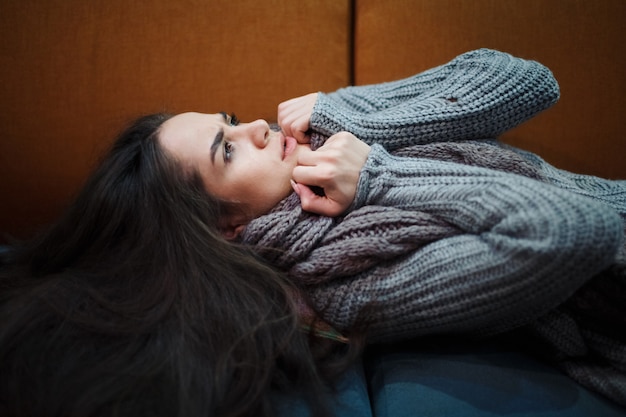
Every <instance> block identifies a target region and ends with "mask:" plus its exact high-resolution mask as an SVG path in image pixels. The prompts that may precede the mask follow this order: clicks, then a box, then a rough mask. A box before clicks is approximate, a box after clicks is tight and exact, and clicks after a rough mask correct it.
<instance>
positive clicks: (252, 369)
mask: <svg viewBox="0 0 626 417" xmlns="http://www.w3.org/2000/svg"><path fill="white" fill-rule="evenodd" d="M557 98H558V86H557V85H556V82H555V81H554V78H553V77H552V75H551V74H550V72H549V71H548V70H547V69H546V68H545V67H543V66H541V65H540V64H538V63H535V62H530V61H524V60H521V59H517V58H513V57H511V56H510V55H507V54H502V53H499V52H495V51H488V50H480V51H474V52H471V53H468V54H465V55H462V56H460V57H458V58H457V59H455V60H453V61H452V62H450V63H449V64H446V65H443V66H441V67H438V68H435V69H433V70H430V71H427V72H424V73H421V74H418V75H416V76H414V77H411V78H409V79H406V80H400V81H397V82H392V83H386V84H381V85H376V86H367V87H352V88H347V89H343V90H339V91H337V92H335V93H333V94H327V95H326V94H321V93H319V94H313V95H308V96H305V97H302V98H299V99H295V100H293V101H289V102H286V103H284V104H283V105H281V106H280V107H279V114H278V120H279V123H281V126H282V128H283V131H282V132H281V131H279V130H272V129H270V128H269V125H268V124H267V123H266V122H264V121H256V122H253V123H249V124H239V123H238V122H237V120H236V119H235V118H234V117H232V116H228V115H226V114H219V115H202V114H197V113H185V114H181V115H177V116H174V117H166V116H154V117H151V118H147V119H142V120H140V121H139V122H138V123H137V124H136V125H135V126H134V127H132V128H131V129H130V130H129V131H127V132H125V133H124V134H123V135H122V137H121V139H120V140H119V141H118V142H117V144H116V146H115V147H114V148H113V150H112V151H111V153H110V154H109V155H108V156H107V158H106V159H105V160H104V162H103V164H102V166H101V167H100V168H99V169H98V170H97V171H96V172H95V174H94V175H93V176H92V177H91V179H90V181H89V182H88V184H87V185H86V186H85V188H84V189H83V191H82V192H81V194H80V196H79V197H78V199H77V201H76V202H75V204H74V205H73V206H72V209H71V210H70V211H69V212H68V214H67V215H66V216H65V217H64V218H63V219H62V220H61V221H60V222H59V223H58V224H57V225H56V226H55V227H53V228H52V229H51V231H50V232H48V233H47V234H45V235H44V236H43V237H42V238H41V239H39V240H36V241H34V242H33V243H31V244H30V245H28V246H25V247H23V248H19V249H16V250H14V251H13V252H12V254H11V256H10V257H9V258H8V259H7V260H6V266H5V268H4V269H3V270H2V281H1V282H2V292H1V294H2V295H1V297H2V298H1V299H0V303H1V306H2V307H1V309H0V319H1V320H2V323H1V324H2V326H1V329H2V330H1V331H0V332H1V333H0V359H1V360H0V367H1V369H0V373H2V375H6V376H7V378H3V382H2V383H1V384H2V385H1V386H0V389H1V393H2V394H1V395H2V400H3V404H2V405H3V406H5V407H6V408H7V409H9V410H11V411H15V410H18V411H21V412H22V414H24V415H27V414H36V413H37V411H38V410H37V409H36V408H32V409H29V408H27V407H31V405H29V404H31V402H30V401H31V400H32V398H42V396H44V394H45V398H44V400H42V402H41V403H39V406H40V407H46V406H50V407H56V410H59V411H58V413H59V414H63V413H71V412H75V413H76V414H89V412H91V413H92V414H95V413H96V412H100V411H102V414H104V413H105V412H107V411H110V410H124V411H125V410H133V409H134V408H133V407H140V408H141V407H143V408H142V409H143V410H147V411H146V413H149V412H151V411H154V410H168V411H169V410H172V411H173V413H174V412H176V411H179V412H180V414H182V415H194V414H200V413H204V414H207V413H208V414H210V413H211V412H216V410H217V411H222V410H228V411H231V410H234V411H232V415H238V414H237V413H239V414H244V413H245V412H247V411H251V410H252V411H255V412H257V414H258V413H259V410H261V413H264V414H266V415H271V411H270V410H271V401H270V400H269V399H268V398H269V397H268V395H267V393H268V392H270V389H271V387H274V386H277V387H283V388H285V387H288V386H290V385H294V386H299V387H304V391H305V392H307V393H309V395H310V396H311V397H312V398H315V397H317V396H318V394H319V393H320V391H321V389H322V388H321V386H322V383H321V381H322V379H323V378H322V375H323V374H325V373H324V371H325V369H324V365H325V364H328V361H327V360H325V359H327V357H328V355H329V354H330V355H332V353H333V351H332V350H331V351H330V353H329V352H328V351H327V350H324V349H323V347H324V346H323V344H322V343H321V341H320V339H319V338H316V337H313V338H312V339H311V340H312V345H311V343H309V342H310V340H309V338H308V337H306V336H305V335H303V334H302V333H301V332H299V331H297V329H298V328H299V327H298V320H297V316H309V315H310V314H313V315H316V316H319V317H322V318H323V319H324V320H325V321H327V322H328V323H330V324H332V325H333V326H335V327H336V328H337V329H339V330H340V331H341V332H343V333H345V334H346V335H348V336H353V334H352V333H353V329H355V328H357V329H360V328H362V326H364V325H366V326H367V335H368V337H370V338H371V340H373V341H390V340H397V339H400V338H409V337H416V336H421V335H430V334H465V335H487V334H495V333H500V332H504V331H508V330H513V329H519V328H522V327H524V326H526V327H527V328H530V329H533V330H535V331H536V332H537V333H538V334H543V335H545V336H546V338H548V336H550V335H553V333H551V332H549V331H546V330H545V329H548V328H550V326H552V328H555V329H559V330H563V332H562V333H561V334H566V333H567V332H566V331H569V330H571V329H570V328H569V327H563V326H561V325H554V324H555V323H556V324H560V323H563V322H565V323H570V322H571V321H568V320H570V319H571V318H572V317H574V318H575V319H580V320H578V322H576V321H574V322H573V323H583V324H584V323H587V322H585V321H584V320H587V319H589V321H588V323H593V318H589V317H591V315H590V314H587V312H588V311H587V310H585V309H583V308H582V307H581V306H582V305H583V304H585V303H584V302H587V301H589V300H588V299H587V298H584V297H579V296H578V294H581V293H582V294H583V295H588V294H597V292H598V291H599V290H602V289H604V288H605V287H603V286H593V285H591V286H589V285H590V284H588V283H595V282H606V281H607V280H608V279H607V280H605V279H603V280H600V279H592V277H594V276H597V275H598V274H600V273H606V271H607V270H608V268H613V267H614V265H620V262H623V254H624V253H623V248H622V246H623V223H622V219H621V218H620V214H618V211H619V212H620V213H621V214H622V216H623V213H624V211H625V210H624V208H623V206H624V188H626V187H624V184H623V183H617V182H608V181H603V180H600V179H592V178H588V177H579V176H573V175H570V174H568V173H564V172H561V171H557V170H555V169H554V168H552V167H550V166H549V165H547V164H545V162H543V161H542V160H540V159H539V158H537V157H536V156H534V155H531V154H527V153H524V152H522V151H519V150H516V149H510V148H507V147H505V146H503V145H500V144H499V143H497V142H495V141H493V140H492V139H494V138H495V137H497V135H499V134H500V133H502V132H504V131H506V130H508V129H510V128H511V127H513V126H515V125H517V124H519V123H521V122H522V121H524V120H527V119H528V118H530V117H532V116H533V115H534V114H536V113H537V112H539V111H541V110H543V109H545V108H547V107H549V106H550V105H551V104H552V103H554V102H555V101H556V99H557ZM348 132H350V133H348ZM326 138H328V139H327V140H326ZM309 141H310V144H308V143H307V142H309ZM322 145H323V146H322ZM311 149H316V150H315V151H312V150H311ZM389 152H393V153H394V155H391V154H390V153H389ZM555 185H556V186H555ZM581 185H584V186H585V187H582V186H581ZM588 185H591V186H588ZM292 189H293V190H295V191H296V192H292ZM581 194H585V195H581ZM590 197H591V198H590ZM311 212H316V213H319V214H323V215H319V214H313V213H311ZM222 237H226V238H228V239H230V240H236V241H237V242H238V244H236V245H233V244H231V243H228V242H226V241H225V240H224V239H222ZM245 248H249V249H252V250H254V251H255V252H256V253H258V254H259V255H261V256H262V257H263V258H265V260H266V262H268V263H270V264H271V265H273V266H274V267H276V268H277V269H281V270H283V271H285V272H286V275H287V277H288V278H289V279H283V277H282V275H280V274H277V273H275V272H274V271H273V270H271V269H268V268H266V267H265V266H263V265H262V264H261V263H260V262H258V261H257V260H256V259H255V258H254V257H253V256H252V255H251V254H250V253H248V251H247V250H246V249H245ZM614 270H615V271H616V269H612V270H611V271H614ZM605 275H606V276H607V277H611V279H613V278H614V277H617V278H615V280H614V281H611V282H615V283H616V288H621V287H620V286H623V275H615V274H614V275H610V274H605ZM588 286H589V287H588ZM596 287H598V288H596ZM303 300H306V301H307V302H304V301H303ZM587 304H588V303H587ZM309 307H312V308H313V310H314V311H315V312H314V313H313V312H312V311H311V310H310V309H309ZM570 310H571V311H573V313H575V314H576V315H575V316H572V315H571V314H570V313H571V311H570ZM591 310H593V309H591ZM594 311H595V310H594ZM573 313H572V314H573ZM622 317H624V316H623V315H622V316H617V315H614V316H613V318H615V319H616V321H619V320H620V319H621V318H622ZM583 319H584V320H583ZM609 324H616V323H609ZM614 329H616V327H615V326H613V325H611V326H606V329H600V330H602V331H601V332H594V329H593V328H592V327H590V326H587V327H585V328H584V329H582V330H581V329H579V328H577V327H574V330H576V331H579V333H578V335H580V336H581V337H580V340H578V339H572V338H570V339H568V340H569V341H571V340H574V341H575V342H577V343H578V342H580V343H582V346H583V347H587V346H591V348H592V349H594V351H596V350H597V351H599V352H601V353H606V351H601V350H600V348H601V347H612V346H614V345H613V344H612V343H613V342H615V339H616V338H617V337H618V336H616V335H615V334H614V333H615V332H614ZM605 330H606V331H605ZM542 331H543V333H541V332H542ZM596 333H597V334H596ZM561 334H559V335H561ZM567 335H569V333H567ZM607 341H608V342H607ZM600 342H602V343H604V344H602V343H600ZM555 346H556V347H559V348H560V347H562V345H558V344H556V345H555ZM580 346H581V345H574V347H576V348H580ZM618 346H623V344H621V345H619V344H618ZM25 347H28V348H25ZM568 347H570V346H569V345H568ZM318 348H320V349H318ZM320 350H321V352H322V354H326V355H325V356H324V357H322V358H320V357H319V356H318V352H319V351H320ZM561 351H562V350H561ZM42 352H43V353H42ZM604 357H605V358H606V359H603V360H607V361H608V360H613V361H614V364H615V365H614V366H613V367H612V368H611V367H610V366H609V367H607V369H616V368H619V366H622V365H623V363H624V362H623V359H624V358H623V357H622V356H621V355H619V354H617V355H615V354H614V355H613V356H612V357H610V356H609V355H604ZM299 358H304V360H300V359H299ZM620 361H621V362H620ZM569 363H570V362H564V364H565V365H568V364H569ZM59 364H61V365H62V366H59ZM576 365H577V364H576V363H574V365H572V366H570V369H573V370H574V371H571V372H570V374H572V375H573V376H575V377H577V379H578V380H581V381H582V382H587V381H585V378H586V377H587V375H590V377H589V378H605V377H606V375H608V374H606V373H604V374H602V373H598V372H596V373H595V374H594V373H593V372H587V369H586V368H584V367H576ZM581 369H582V370H581ZM622 369H623V368H622ZM575 371H576V372H578V376H577V375H576V372H575ZM580 375H582V377H581V376H580ZM42 376H46V378H45V379H40V378H41V377H42ZM619 377H620V376H619V374H616V376H615V378H613V379H611V378H608V381H609V382H608V384H607V383H604V384H603V385H602V384H597V383H596V382H598V381H599V380H598V379H593V380H591V382H587V385H588V386H591V387H593V388H596V389H599V387H602V386H603V387H605V389H604V390H603V391H602V390H601V391H602V392H604V393H605V394H606V395H609V396H611V397H612V398H614V399H616V400H617V401H621V402H622V403H623V398H624V397H623V393H624V391H623V390H620V388H619V380H618V379H617V378H619ZM18 378H19V380H21V381H27V382H28V384H29V385H25V386H29V387H32V388H31V389H32V391H31V392H28V393H25V391H23V390H21V389H19V388H14V387H13V386H12V385H11V384H9V383H8V382H6V381H11V380H16V379H18ZM58 381H69V382H67V383H65V384H61V383H60V382H59V383H58V384H56V383H54V382H58ZM249 381H255V383H254V384H251V383H250V382H249ZM307 381H311V382H307ZM38 382H39V383H38ZM51 382H53V384H51ZM602 382H605V381H602ZM51 385H52V386H53V387H54V389H53V390H50V388H49V387H50V386H51ZM607 386H608V390H607V389H606V387H607ZM68 387H69V388H68ZM164 392H167V393H172V392H173V393H175V394H174V395H171V396H169V397H168V396H165V395H162V393H164ZM76 393H78V394H76ZM204 393H208V394H204ZM93 397H96V398H99V399H100V402H98V403H96V404H95V405H94V404H93V403H91V402H89V401H88V399H90V398H93ZM48 400H49V403H48V402H47V401H48ZM70 405H71V407H73V408H72V409H69V411H66V410H68V408H67V407H70ZM32 407H37V406H32ZM81 407H82V408H81ZM46 410H47V408H46ZM205 411H207V413H205ZM320 412H322V411H320ZM129 413H130V414H132V412H131V411H129ZM13 414H17V413H13ZM223 415H227V414H225V413H224V414H223ZM244 415H245V414H244Z"/></svg>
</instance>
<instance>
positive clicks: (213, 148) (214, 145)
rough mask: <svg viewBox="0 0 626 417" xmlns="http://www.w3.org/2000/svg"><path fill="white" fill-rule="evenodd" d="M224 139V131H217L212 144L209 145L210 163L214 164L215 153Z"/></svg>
mask: <svg viewBox="0 0 626 417" xmlns="http://www.w3.org/2000/svg"><path fill="white" fill-rule="evenodd" d="M223 139H224V129H221V128H220V130H219V132H217V134H216V135H215V139H213V143H212V144H211V163H215V153H216V152H217V149H218V148H219V147H220V145H221V144H222V140H223Z"/></svg>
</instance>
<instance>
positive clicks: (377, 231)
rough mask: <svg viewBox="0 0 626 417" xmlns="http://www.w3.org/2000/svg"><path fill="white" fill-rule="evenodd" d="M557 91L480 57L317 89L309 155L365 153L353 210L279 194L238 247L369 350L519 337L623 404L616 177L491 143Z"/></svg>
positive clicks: (622, 188)
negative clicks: (352, 149)
mask: <svg viewBox="0 0 626 417" xmlns="http://www.w3.org/2000/svg"><path fill="white" fill-rule="evenodd" d="M558 96H559V89H558V85H557V83H556V81H555V80H554V77H553V76H552V74H551V73H550V71H549V70H548V69H547V68H545V67H544V66H542V65H541V64H539V63H537V62H534V61H527V60H523V59H519V58H515V57H512V56H510V55H508V54H505V53H501V52H497V51H492V50H485V49H483V50H478V51H472V52H469V53H467V54H464V55H461V56H459V57H457V58H456V59H454V60H453V61H451V62H450V63H448V64H446V65H442V66H440V67H437V68H434V69H432V70H429V71H426V72H423V73H421V74H417V75H415V76H413V77H410V78H407V79H404V80H400V81H395V82H391V83H384V84H379V85H372V86H358V87H348V88H344V89H341V90H339V91H337V92H335V93H330V94H320V95H319V97H318V101H317V103H316V105H315V108H314V111H313V114H312V116H311V127H312V129H313V131H314V134H313V136H312V143H311V146H312V148H314V149H315V148H317V147H319V146H323V143H324V140H325V139H326V138H327V137H328V136H330V135H332V134H334V133H336V132H339V131H342V130H347V131H350V132H352V133H354V134H355V135H356V136H357V137H359V138H361V139H362V140H364V141H366V142H367V143H369V144H370V145H372V148H371V152H370V155H369V157H368V159H367V162H366V164H365V166H364V167H363V169H362V171H361V175H360V178H359V183H358V187H357V194H356V197H355V200H354V202H353V204H352V206H351V207H350V209H349V210H348V211H347V212H346V213H345V215H344V216H343V217H338V218H325V217H322V216H316V215H313V214H310V213H305V212H303V211H302V210H301V208H300V205H299V201H298V198H297V196H296V195H295V194H292V195H291V196H289V197H288V198H287V199H285V200H284V201H282V202H281V203H280V204H279V205H278V206H277V207H275V208H274V210H273V211H272V212H271V213H268V214H267V215H265V216H262V217H260V218H258V219H255V220H254V221H252V222H251V223H250V224H249V225H248V227H247V228H246V230H245V232H244V234H243V237H242V239H243V242H244V243H245V244H248V245H251V246H253V247H254V249H255V250H256V251H258V252H259V253H260V254H262V256H264V257H265V258H266V259H267V260H268V261H269V262H271V263H273V264H274V265H276V266H277V267H279V268H282V269H284V270H285V271H287V272H288V274H289V276H290V277H291V279H293V280H295V281H296V282H299V283H300V284H301V285H302V287H303V289H304V290H305V291H306V292H307V293H308V295H309V297H310V299H311V300H312V302H313V304H314V307H315V309H316V310H317V311H318V312H319V314H321V315H322V317H323V319H324V320H326V321H327V322H329V323H331V324H332V325H333V326H335V327H337V328H338V329H340V330H342V331H349V329H350V328H352V327H353V326H355V325H356V323H357V320H363V319H364V318H365V319H366V320H367V322H368V324H369V328H368V329H369V332H370V333H369V334H370V336H371V337H372V339H373V340H375V341H392V340H397V339H405V338H411V337H416V336H422V335H431V334H466V335H470V334H471V335H480V336H482V335H490V334H496V333H502V332H506V331H510V330H516V331H523V332H525V334H529V333H530V334H532V335H534V336H535V337H536V339H537V340H538V341H541V342H542V343H543V344H544V346H546V349H547V347H548V346H549V347H550V349H551V350H552V351H553V352H554V355H553V357H554V358H555V360H557V361H558V363H559V364H560V365H561V367H562V368H563V369H564V370H565V371H566V372H567V373H568V374H569V375H570V376H572V377H573V378H575V379H576V380H578V381H579V382H581V383H582V384H584V385H586V386H588V387H590V388H592V389H594V390H596V391H598V392H600V393H603V394H604V395H606V396H608V397H610V398H612V399H614V400H615V401H617V402H619V403H621V404H622V405H626V381H625V378H624V372H626V366H625V365H626V352H625V344H624V338H623V337H621V336H620V334H621V331H622V329H623V327H620V323H621V322H619V321H616V320H615V316H619V317H626V311H624V310H625V308H624V304H626V303H624V302H623V299H624V295H625V294H626V290H625V288H626V274H625V273H624V271H625V270H626V268H625V267H624V264H625V262H624V259H625V256H624V253H626V250H625V249H624V219H625V218H626V181H607V180H603V179H600V178H596V177H590V176H582V175H576V174H571V173H568V172H566V171H562V170H558V169H556V168H554V167H552V166H550V165H549V164H547V163H546V162H545V161H544V160H542V159H541V158H539V157H538V156H536V155H534V154H531V153H528V152H525V151H522V150H519V149H515V148H512V147H509V146H506V145H504V144H501V143H499V142H498V141H497V140H496V138H497V136H498V135H499V134H500V133H502V132H504V131H506V130H508V129H510V128H512V127H514V126H516V125H518V124H519V123H521V122H523V121H525V120H527V119H529V118H531V117H532V116H534V115H535V114H537V113H538V112H540V111H542V110H544V109H546V108H547V107H549V106H550V105H552V104H553V103H554V102H555V101H556V100H557V99H558ZM593 277H595V278H593ZM609 284H610V285H609ZM609 288H610V289H611V290H610V291H609V290H607V289H609ZM620 294H621V295H620ZM598 299H599V300H601V301H600V302H598V301H597V300H598ZM594 303H595V304H594ZM608 304H610V305H611V308H608V307H607V305H608ZM593 306H599V308H594V307H593ZM598 311H599V312H600V313H599V315H597V316H595V317H594V316H593V314H595V312H598ZM591 312H594V313H593V314H592V313H591ZM364 314H366V317H363V315H364ZM590 317H591V319H590ZM597 322H602V323H605V325H603V326H596V325H595V324H594V323H597ZM616 329H617V330H616Z"/></svg>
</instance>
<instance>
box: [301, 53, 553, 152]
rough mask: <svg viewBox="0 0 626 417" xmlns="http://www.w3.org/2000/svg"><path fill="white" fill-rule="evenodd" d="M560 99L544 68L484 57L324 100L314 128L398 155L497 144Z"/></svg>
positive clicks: (471, 57) (317, 109) (315, 114)
mask: <svg viewBox="0 0 626 417" xmlns="http://www.w3.org/2000/svg"><path fill="white" fill-rule="evenodd" d="M558 98H559V87H558V84H557V82H556V80H555V79H554V77H553V75H552V73H551V72H550V70H549V69H548V68H546V67H544V66H543V65H541V64H540V63H538V62H535V61H529V60H524V59H520V58H515V57H513V56H511V55H509V54H506V53H503V52H498V51H494V50H489V49H480V50H476V51H472V52H468V53H465V54H463V55H460V56H458V57H457V58H455V59H454V60H452V61H451V62H449V63H447V64H445V65H442V66H439V67H436V68H433V69H431V70H428V71H425V72H422V73H420V74H417V75H415V76H413V77H410V78H406V79H403V80H399V81H394V82H388V83H383V84H376V85H368V86H356V87H347V88H343V89H340V90H338V91H336V92H334V93H330V94H323V93H320V94H319V95H318V100H317V102H316V104H315V107H314V109H313V114H312V116H311V127H312V129H313V130H314V131H316V132H318V133H321V134H322V135H326V136H331V135H332V134H334V133H337V132H339V131H349V132H351V133H353V134H354V135H355V136H357V137H358V138H359V139H361V140H363V141H365V142H367V143H369V144H372V143H381V144H383V145H384V146H385V147H386V148H387V149H389V150H394V149H396V148H398V147H402V146H407V145H416V144H424V143H431V142H438V141H448V140H465V139H485V138H496V137H497V136H498V135H500V134H501V133H503V132H505V131H507V130H509V129H511V128H513V127H515V126H517V125H518V124H520V123H522V122H523V121H525V120H528V119H529V118H531V117H532V116H534V115H536V114H537V113H539V112H540V111H542V110H544V109H546V108H548V107H550V106H551V105H552V104H554V103H555V102H556V101H557V100H558Z"/></svg>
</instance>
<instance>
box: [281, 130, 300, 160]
mask: <svg viewBox="0 0 626 417" xmlns="http://www.w3.org/2000/svg"><path fill="white" fill-rule="evenodd" d="M297 145H298V142H297V141H296V139H295V138H292V137H291V136H285V148H284V151H283V160H285V159H287V157H288V156H289V155H290V154H291V153H292V152H293V150H294V149H296V146H297Z"/></svg>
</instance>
